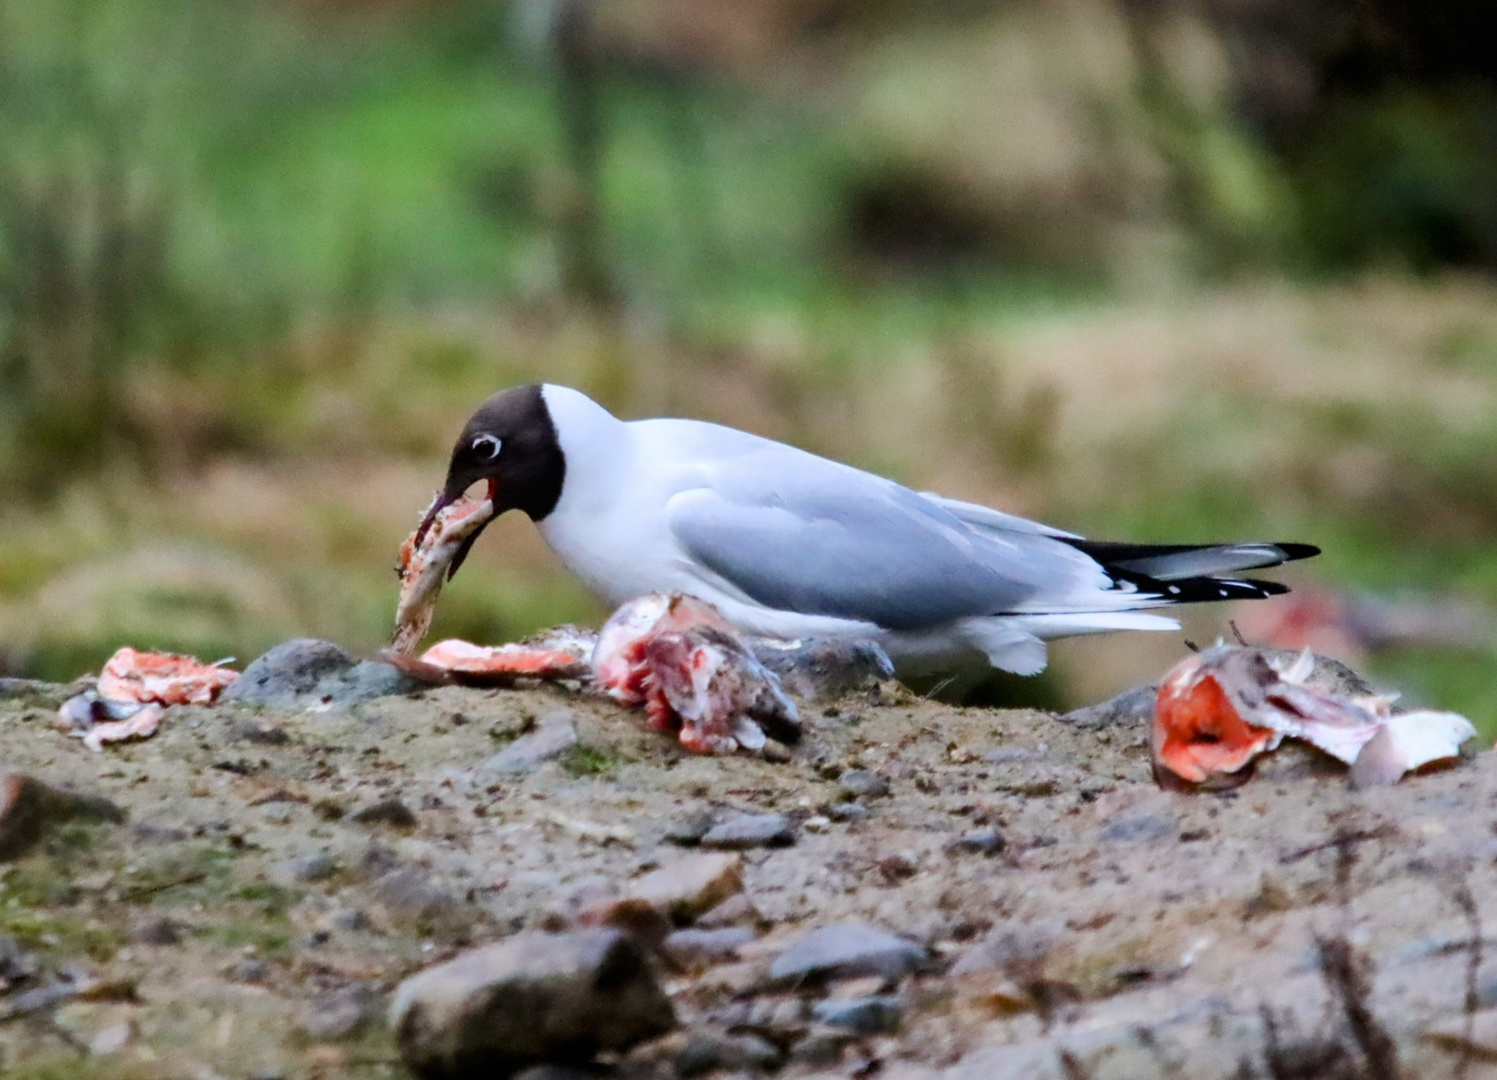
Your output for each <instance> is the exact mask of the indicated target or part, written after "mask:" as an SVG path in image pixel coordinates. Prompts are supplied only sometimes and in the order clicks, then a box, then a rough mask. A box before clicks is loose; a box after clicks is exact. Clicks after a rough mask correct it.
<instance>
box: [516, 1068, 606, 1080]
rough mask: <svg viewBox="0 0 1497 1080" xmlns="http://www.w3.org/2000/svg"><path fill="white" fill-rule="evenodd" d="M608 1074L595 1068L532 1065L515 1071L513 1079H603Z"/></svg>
mask: <svg viewBox="0 0 1497 1080" xmlns="http://www.w3.org/2000/svg"><path fill="white" fill-rule="evenodd" d="M606 1075H609V1074H604V1073H600V1072H598V1071H597V1070H596V1069H573V1068H571V1067H570V1066H567V1065H532V1066H531V1067H530V1068H528V1069H526V1070H525V1071H524V1072H518V1073H515V1075H514V1077H513V1080H603V1077H604V1076H606Z"/></svg>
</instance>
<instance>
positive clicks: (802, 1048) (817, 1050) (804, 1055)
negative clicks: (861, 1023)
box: [790, 1028, 855, 1068]
mask: <svg viewBox="0 0 1497 1080" xmlns="http://www.w3.org/2000/svg"><path fill="white" fill-rule="evenodd" d="M854 1037H855V1036H854V1034H853V1033H852V1032H851V1031H847V1030H845V1029H839V1028H812V1029H811V1030H810V1031H808V1032H806V1035H805V1038H803V1039H801V1040H800V1041H799V1042H797V1043H796V1044H795V1046H794V1047H793V1048H792V1049H791V1051H790V1060H791V1061H792V1062H794V1063H795V1064H797V1065H809V1066H811V1067H812V1068H820V1067H822V1066H826V1065H835V1064H837V1062H839V1061H841V1060H842V1051H843V1050H844V1049H845V1048H846V1046H847V1044H848V1043H850V1042H851V1041H852V1040H853V1038H854Z"/></svg>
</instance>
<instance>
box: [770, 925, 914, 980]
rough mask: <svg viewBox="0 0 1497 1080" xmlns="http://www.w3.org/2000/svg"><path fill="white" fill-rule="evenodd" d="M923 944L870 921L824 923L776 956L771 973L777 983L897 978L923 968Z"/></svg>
mask: <svg viewBox="0 0 1497 1080" xmlns="http://www.w3.org/2000/svg"><path fill="white" fill-rule="evenodd" d="M928 962H929V956H928V954H927V953H926V951H925V949H924V947H922V946H920V945H917V944H916V943H915V942H913V941H909V940H908V939H906V938H902V937H896V936H895V935H893V934H891V933H889V932H888V931H887V930H880V929H879V928H878V927H876V926H869V925H868V924H867V923H859V922H842V923H833V924H832V925H831V926H824V927H822V928H821V929H820V930H813V931H812V932H811V933H809V934H807V935H805V936H804V937H802V938H800V939H798V940H797V941H795V942H794V943H792V944H791V945H790V946H789V947H788V948H787V949H786V950H785V951H784V952H782V953H780V955H779V956H777V957H776V958H775V961H774V963H773V964H772V965H771V966H770V969H769V975H770V978H771V979H773V980H774V981H775V982H777V983H781V984H802V983H819V982H825V981H827V980H830V979H845V978H854V977H857V976H860V975H877V976H880V977H882V978H886V979H896V978H900V977H901V976H904V975H911V974H913V973H915V972H917V971H920V970H921V969H923V968H924V967H925V966H926V965H927V963H928Z"/></svg>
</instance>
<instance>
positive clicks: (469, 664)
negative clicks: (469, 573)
mask: <svg viewBox="0 0 1497 1080" xmlns="http://www.w3.org/2000/svg"><path fill="white" fill-rule="evenodd" d="M597 640H598V635H596V634H594V633H590V632H589V631H586V630H579V629H578V628H577V627H575V626H559V627H556V628H555V629H552V630H548V631H545V632H544V633H542V634H537V635H536V636H534V637H530V638H526V639H525V640H524V641H519V642H513V643H511V644H508V645H475V644H473V643H472V642H470V641H462V640H460V639H458V638H449V639H447V640H446V641H439V642H437V643H436V644H435V645H433V646H432V647H431V648H429V649H427V650H426V651H425V652H424V653H422V654H421V656H420V658H419V659H417V660H414V661H411V662H407V663H401V662H400V660H399V658H397V657H395V656H389V657H387V658H388V659H390V660H391V661H392V662H394V663H395V664H396V666H397V667H399V668H401V670H403V671H406V672H407V673H408V674H412V675H415V676H416V677H417V678H423V679H424V680H425V681H432V682H448V681H450V682H457V683H465V684H468V685H475V686H504V685H509V684H512V683H513V682H514V681H515V680H516V679H541V680H545V681H548V682H560V681H580V680H583V679H586V678H587V677H588V676H589V674H590V672H591V666H592V655H593V646H594V645H595V644H596V643H597ZM422 669H426V670H425V671H423V670H422Z"/></svg>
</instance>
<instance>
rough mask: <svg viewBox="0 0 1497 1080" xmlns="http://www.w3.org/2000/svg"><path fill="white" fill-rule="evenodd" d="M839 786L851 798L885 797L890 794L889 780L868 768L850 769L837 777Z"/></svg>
mask: <svg viewBox="0 0 1497 1080" xmlns="http://www.w3.org/2000/svg"><path fill="white" fill-rule="evenodd" d="M837 786H838V787H839V788H840V789H841V790H842V794H843V795H845V796H846V797H847V798H849V799H883V798H887V797H888V795H889V781H887V780H885V779H884V778H883V777H882V776H880V775H879V774H878V773H874V772H869V771H868V770H867V769H848V770H847V771H846V772H845V773H843V774H842V775H841V776H839V777H838V778H837Z"/></svg>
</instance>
